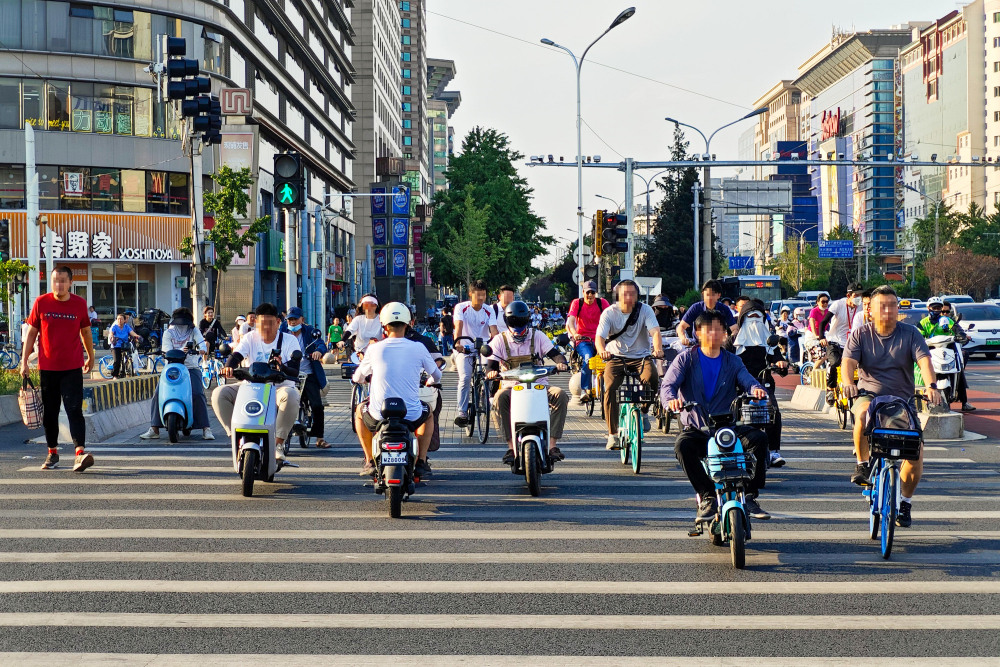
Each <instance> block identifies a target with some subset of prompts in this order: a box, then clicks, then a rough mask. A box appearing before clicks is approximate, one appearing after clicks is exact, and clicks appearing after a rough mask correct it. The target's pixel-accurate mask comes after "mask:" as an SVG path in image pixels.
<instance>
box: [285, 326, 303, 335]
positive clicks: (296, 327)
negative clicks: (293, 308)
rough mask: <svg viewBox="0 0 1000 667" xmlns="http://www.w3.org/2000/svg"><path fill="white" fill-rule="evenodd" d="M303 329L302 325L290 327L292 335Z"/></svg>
mask: <svg viewBox="0 0 1000 667" xmlns="http://www.w3.org/2000/svg"><path fill="white" fill-rule="evenodd" d="M301 328H302V325H301V324H296V325H295V326H292V325H289V326H288V330H289V331H291V332H292V333H295V332H296V331H298V330H299V329H301Z"/></svg>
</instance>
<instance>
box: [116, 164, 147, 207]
mask: <svg viewBox="0 0 1000 667" xmlns="http://www.w3.org/2000/svg"><path fill="white" fill-rule="evenodd" d="M121 182H122V184H121V191H122V210H123V211H128V212H129V213H145V212H146V172H144V171H138V170H132V169H129V170H123V171H122V173H121Z"/></svg>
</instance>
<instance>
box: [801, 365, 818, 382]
mask: <svg viewBox="0 0 1000 667" xmlns="http://www.w3.org/2000/svg"><path fill="white" fill-rule="evenodd" d="M814 367H815V365H814V364H813V362H811V361H807V362H806V363H804V364H802V366H801V367H800V368H799V384H801V385H805V386H807V387H808V386H809V385H811V384H812V372H813V368H814Z"/></svg>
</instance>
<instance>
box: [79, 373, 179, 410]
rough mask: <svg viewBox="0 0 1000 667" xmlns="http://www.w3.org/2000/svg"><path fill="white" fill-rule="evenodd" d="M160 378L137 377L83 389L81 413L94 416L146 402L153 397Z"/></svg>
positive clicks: (89, 385) (154, 376)
mask: <svg viewBox="0 0 1000 667" xmlns="http://www.w3.org/2000/svg"><path fill="white" fill-rule="evenodd" d="M159 383H160V376H159V375H158V374H157V375H139V376H137V377H129V378H121V379H116V380H105V381H104V382H99V383H96V384H88V385H84V387H83V411H84V412H85V413H89V414H94V413H97V412H103V411H104V410H110V409H112V408H117V407H119V406H122V405H126V404H128V403H135V402H138V401H148V400H149V399H151V398H152V397H153V393H154V392H155V391H156V387H157V385H158V384H159Z"/></svg>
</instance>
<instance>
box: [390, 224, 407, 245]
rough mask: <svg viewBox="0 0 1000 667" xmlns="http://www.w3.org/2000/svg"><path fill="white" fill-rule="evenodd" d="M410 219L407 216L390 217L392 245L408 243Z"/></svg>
mask: <svg viewBox="0 0 1000 667" xmlns="http://www.w3.org/2000/svg"><path fill="white" fill-rule="evenodd" d="M409 242H410V221H409V219H407V218H393V219H392V245H409Z"/></svg>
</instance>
